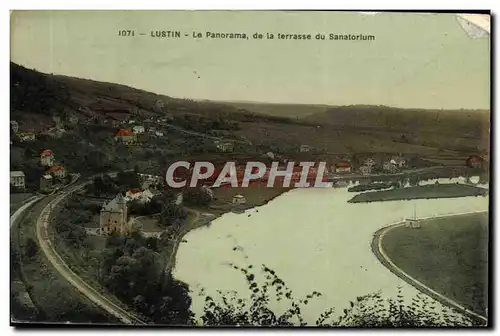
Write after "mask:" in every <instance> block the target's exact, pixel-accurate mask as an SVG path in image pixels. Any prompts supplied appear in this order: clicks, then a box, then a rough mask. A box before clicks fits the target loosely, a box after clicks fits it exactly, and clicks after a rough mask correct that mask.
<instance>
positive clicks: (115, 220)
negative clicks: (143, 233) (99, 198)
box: [99, 194, 129, 235]
mask: <svg viewBox="0 0 500 336" xmlns="http://www.w3.org/2000/svg"><path fill="white" fill-rule="evenodd" d="M127 210H128V208H127V201H126V200H125V198H124V197H123V195H122V194H118V195H116V197H115V198H113V199H112V200H111V201H110V202H109V203H107V204H106V202H104V204H103V205H102V208H101V212H100V214H99V233H100V234H101V235H102V234H110V233H112V232H116V233H118V234H121V235H123V234H126V233H127V232H128V231H129V227H128V213H127Z"/></svg>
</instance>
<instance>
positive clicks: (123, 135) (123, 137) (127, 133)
mask: <svg viewBox="0 0 500 336" xmlns="http://www.w3.org/2000/svg"><path fill="white" fill-rule="evenodd" d="M115 141H120V142H122V143H124V144H127V145H129V144H133V143H135V142H137V134H134V132H133V131H132V130H131V129H128V128H122V129H120V130H119V131H118V132H116V134H115Z"/></svg>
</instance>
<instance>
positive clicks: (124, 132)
mask: <svg viewBox="0 0 500 336" xmlns="http://www.w3.org/2000/svg"><path fill="white" fill-rule="evenodd" d="M133 134H134V131H132V130H131V129H128V128H122V129H120V130H119V131H118V132H116V134H115V136H126V135H133Z"/></svg>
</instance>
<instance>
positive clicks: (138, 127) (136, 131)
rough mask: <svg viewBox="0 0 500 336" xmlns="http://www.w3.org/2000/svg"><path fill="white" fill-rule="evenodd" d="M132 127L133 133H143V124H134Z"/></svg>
mask: <svg viewBox="0 0 500 336" xmlns="http://www.w3.org/2000/svg"><path fill="white" fill-rule="evenodd" d="M132 129H133V130H134V133H135V134H140V133H144V131H145V129H144V126H140V125H137V126H134V127H132Z"/></svg>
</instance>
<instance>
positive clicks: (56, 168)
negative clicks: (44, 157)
mask: <svg viewBox="0 0 500 336" xmlns="http://www.w3.org/2000/svg"><path fill="white" fill-rule="evenodd" d="M64 169H65V168H64V166H61V165H56V166H52V167H50V168H49V169H47V171H48V172H50V173H55V172H56V171H60V170H64Z"/></svg>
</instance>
